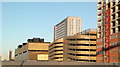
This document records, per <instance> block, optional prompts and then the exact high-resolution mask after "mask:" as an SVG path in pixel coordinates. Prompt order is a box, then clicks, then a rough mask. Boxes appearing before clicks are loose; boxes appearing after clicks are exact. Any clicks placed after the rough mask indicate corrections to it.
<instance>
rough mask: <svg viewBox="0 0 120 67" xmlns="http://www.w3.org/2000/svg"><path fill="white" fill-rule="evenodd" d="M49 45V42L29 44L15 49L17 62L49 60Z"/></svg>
mask: <svg viewBox="0 0 120 67" xmlns="http://www.w3.org/2000/svg"><path fill="white" fill-rule="evenodd" d="M49 45H50V43H48V42H42V43H41V42H28V43H26V44H24V45H21V47H18V48H17V49H15V60H48V46H49ZM41 58H44V59H41Z"/></svg>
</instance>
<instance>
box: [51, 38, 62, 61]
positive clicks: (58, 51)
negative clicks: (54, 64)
mask: <svg viewBox="0 0 120 67" xmlns="http://www.w3.org/2000/svg"><path fill="white" fill-rule="evenodd" d="M49 60H50V61H63V38H61V39H58V40H55V41H54V42H53V43H52V44H50V45H49Z"/></svg>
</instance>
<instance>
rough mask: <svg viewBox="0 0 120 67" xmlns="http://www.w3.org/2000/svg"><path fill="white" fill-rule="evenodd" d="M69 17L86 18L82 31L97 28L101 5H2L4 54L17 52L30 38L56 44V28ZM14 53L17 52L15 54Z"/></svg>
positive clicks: (61, 3)
mask: <svg viewBox="0 0 120 67" xmlns="http://www.w3.org/2000/svg"><path fill="white" fill-rule="evenodd" d="M67 16H76V17H81V18H82V30H86V29H88V28H94V29H95V28H97V2H4V3H2V50H3V51H2V52H3V55H4V56H5V57H6V58H8V51H9V50H12V51H14V50H15V49H16V48H17V46H18V45H20V44H22V43H23V42H27V39H28V38H34V37H39V38H44V39H45V41H47V42H52V41H53V37H54V36H53V35H54V26H55V25H56V24H58V23H59V22H60V21H62V20H63V19H65V18H66V17H67ZM13 53H14V52H13ZM13 55H14V54H13Z"/></svg>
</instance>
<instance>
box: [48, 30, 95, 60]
mask: <svg viewBox="0 0 120 67" xmlns="http://www.w3.org/2000/svg"><path fill="white" fill-rule="evenodd" d="M96 36H97V32H96V29H88V30H85V31H82V32H80V33H78V34H75V35H72V36H67V37H65V38H61V39H57V40H55V41H54V42H53V43H52V44H51V45H50V46H49V61H76V62H77V61H78V62H96Z"/></svg>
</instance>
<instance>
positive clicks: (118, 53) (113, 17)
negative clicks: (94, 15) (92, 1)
mask: <svg viewBox="0 0 120 67" xmlns="http://www.w3.org/2000/svg"><path fill="white" fill-rule="evenodd" d="M96 51H97V62H120V1H119V0H114V1H109V0H100V1H98V33H97V50H96Z"/></svg>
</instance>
